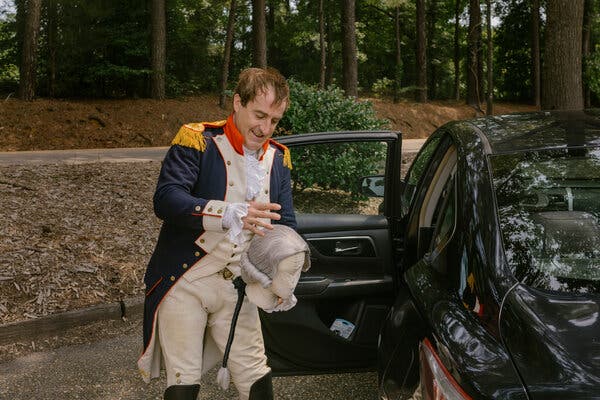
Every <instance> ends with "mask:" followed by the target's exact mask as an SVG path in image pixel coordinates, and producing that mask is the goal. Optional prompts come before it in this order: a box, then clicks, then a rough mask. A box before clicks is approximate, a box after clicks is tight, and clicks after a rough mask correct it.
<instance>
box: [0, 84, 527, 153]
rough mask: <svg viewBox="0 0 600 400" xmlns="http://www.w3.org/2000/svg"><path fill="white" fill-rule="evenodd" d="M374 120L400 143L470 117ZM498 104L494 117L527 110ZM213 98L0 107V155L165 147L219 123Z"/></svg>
mask: <svg viewBox="0 0 600 400" xmlns="http://www.w3.org/2000/svg"><path fill="white" fill-rule="evenodd" d="M369 100H370V101H372V103H373V106H374V108H375V111H376V113H377V116H378V117H380V118H386V119H388V120H389V121H390V126H389V128H390V129H393V130H399V131H401V132H402V133H403V136H404V137H405V138H424V137H427V136H428V135H429V134H430V133H431V132H433V131H434V130H435V128H437V127H439V126H441V125H442V124H444V123H445V122H447V121H450V120H456V119H465V118H472V117H475V116H476V115H477V114H476V112H475V110H474V109H473V108H471V107H469V106H467V105H465V104H464V103H463V102H456V101H445V102H430V103H426V104H420V103H414V102H408V101H403V102H400V103H396V104H394V103H392V102H391V101H389V100H382V99H369ZM533 109H534V108H533V107H532V106H527V105H514V104H498V105H497V106H496V108H495V110H496V113H497V114H502V113H508V112H514V111H528V110H533ZM229 112H230V109H227V110H223V109H221V108H219V106H218V98H217V96H216V95H201V96H195V97H186V98H181V99H168V100H164V101H156V100H151V99H127V100H56V99H37V100H35V101H32V102H22V101H19V100H14V99H8V100H4V101H2V102H0V151H19V150H57V149H82V148H114V147H147V146H167V145H168V144H169V142H170V140H171V139H172V138H173V136H174V135H175V133H176V132H177V130H178V129H179V127H180V126H181V125H182V124H184V123H187V122H194V121H195V122H197V121H216V120H220V119H224V118H226V117H227V115H228V114H229Z"/></svg>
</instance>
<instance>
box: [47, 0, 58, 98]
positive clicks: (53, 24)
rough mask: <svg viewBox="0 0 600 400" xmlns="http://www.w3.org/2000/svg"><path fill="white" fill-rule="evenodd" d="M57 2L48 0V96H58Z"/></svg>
mask: <svg viewBox="0 0 600 400" xmlns="http://www.w3.org/2000/svg"><path fill="white" fill-rule="evenodd" d="M56 2H57V0H48V96H50V97H54V96H55V95H56V33H57V24H58V13H57V5H56Z"/></svg>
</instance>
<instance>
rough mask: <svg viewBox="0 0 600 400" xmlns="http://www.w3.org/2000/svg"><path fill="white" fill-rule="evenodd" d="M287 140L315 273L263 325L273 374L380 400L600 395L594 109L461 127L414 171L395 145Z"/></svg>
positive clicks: (359, 137) (599, 124) (441, 136)
mask: <svg viewBox="0 0 600 400" xmlns="http://www.w3.org/2000/svg"><path fill="white" fill-rule="evenodd" d="M281 142H283V143H284V144H286V145H288V146H289V147H292V155H294V158H293V164H294V169H293V170H292V172H293V185H294V190H295V193H294V201H295V204H296V207H297V218H298V223H299V227H298V231H299V232H300V233H301V234H302V235H303V237H304V238H305V239H306V240H307V241H308V243H309V244H310V248H311V252H312V255H311V257H312V268H311V269H310V270H309V271H308V272H306V273H304V274H303V275H302V277H301V280H300V282H299V284H298V286H297V288H296V292H295V293H296V296H297V297H298V300H299V301H298V304H297V305H296V307H295V308H293V309H292V310H290V311H288V312H283V313H272V314H266V313H261V319H262V324H263V333H264V337H265V343H266V347H267V353H268V357H269V362H270V365H271V366H272V368H273V370H274V372H275V373H277V374H280V375H281V374H283V375H285V374H315V373H330V372H340V371H360V370H367V369H376V370H377V371H378V375H379V388H378V391H379V394H380V396H381V398H382V399H402V398H407V397H410V396H411V395H412V394H413V392H414V391H415V388H417V387H418V384H419V382H420V389H419V390H420V391H421V393H422V394H423V399H600V298H599V296H600V295H599V293H600V219H599V218H600V112H598V111H585V112H540V113H528V114H515V115H507V116H498V117H489V118H481V119H475V120H471V121H460V122H451V123H449V124H447V125H445V126H443V127H441V128H440V129H438V130H437V131H436V132H435V133H433V134H432V135H431V137H430V138H429V139H428V140H427V141H426V143H425V144H424V145H423V147H422V148H421V150H420V152H419V153H418V155H417V156H416V157H415V158H414V160H413V161H412V164H411V167H410V169H409V170H408V171H407V172H406V173H405V171H403V169H404V168H403V165H404V164H402V160H401V156H402V153H401V141H400V137H399V135H398V134H397V133H393V132H337V133H324V134H306V135H296V136H290V137H285V138H283V139H281ZM324 171H325V173H324ZM361 174H362V175H363V176H357V175H361ZM351 176H352V177H353V178H352V179H351V178H350V177H351ZM358 178H362V179H360V180H359V179H358ZM358 181H360V183H356V182H358ZM352 185H355V186H354V187H353V186H352ZM365 194H368V195H369V196H370V197H369V198H368V199H365ZM377 194H380V195H382V197H379V198H378V197H374V196H376V195H377ZM377 200H379V202H377Z"/></svg>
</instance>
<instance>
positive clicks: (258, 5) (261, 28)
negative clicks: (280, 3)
mask: <svg viewBox="0 0 600 400" xmlns="http://www.w3.org/2000/svg"><path fill="white" fill-rule="evenodd" d="M266 24H267V21H266V15H265V0H252V39H253V40H252V42H253V44H254V49H253V50H254V51H253V52H252V63H253V65H254V66H255V67H259V68H266V67H267V29H266Z"/></svg>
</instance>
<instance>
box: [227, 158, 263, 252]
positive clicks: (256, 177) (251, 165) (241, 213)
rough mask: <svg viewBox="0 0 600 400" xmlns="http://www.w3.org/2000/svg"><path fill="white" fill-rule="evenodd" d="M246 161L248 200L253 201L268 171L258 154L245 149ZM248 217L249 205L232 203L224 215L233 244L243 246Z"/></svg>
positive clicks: (229, 237)
mask: <svg viewBox="0 0 600 400" xmlns="http://www.w3.org/2000/svg"><path fill="white" fill-rule="evenodd" d="M244 159H245V162H246V200H248V201H251V200H254V198H256V195H258V193H259V192H260V190H261V188H262V186H263V183H264V181H265V177H266V176H267V170H266V169H265V168H264V167H263V166H262V165H260V163H259V161H258V152H256V151H251V150H248V149H247V148H246V147H244ZM246 215H248V204H247V203H230V204H228V205H227V207H226V208H225V212H224V213H223V227H224V228H226V229H227V228H228V229H229V231H228V232H227V238H228V239H229V241H230V242H231V243H234V244H237V245H241V244H242V243H243V242H244V236H243V234H242V228H243V226H244V222H243V221H242V218H244V217H245V216H246Z"/></svg>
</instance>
